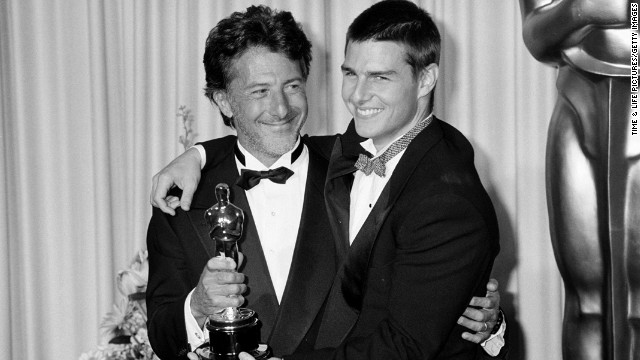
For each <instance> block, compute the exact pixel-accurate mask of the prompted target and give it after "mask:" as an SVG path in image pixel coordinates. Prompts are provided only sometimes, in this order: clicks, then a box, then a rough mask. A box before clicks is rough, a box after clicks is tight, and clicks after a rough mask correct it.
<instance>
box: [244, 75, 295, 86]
mask: <svg viewBox="0 0 640 360" xmlns="http://www.w3.org/2000/svg"><path fill="white" fill-rule="evenodd" d="M296 81H300V82H304V79H303V78H302V77H301V76H299V77H294V78H291V79H289V80H287V81H285V82H284V84H285V85H287V84H291V83H292V82H296ZM264 86H267V87H268V86H271V83H269V82H254V83H251V84H247V86H245V87H244V88H245V89H251V88H255V87H264Z"/></svg>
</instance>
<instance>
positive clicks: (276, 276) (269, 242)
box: [184, 139, 309, 349]
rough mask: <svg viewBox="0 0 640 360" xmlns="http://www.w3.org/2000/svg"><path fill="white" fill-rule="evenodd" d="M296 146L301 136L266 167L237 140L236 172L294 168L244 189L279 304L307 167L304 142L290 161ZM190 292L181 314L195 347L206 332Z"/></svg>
mask: <svg viewBox="0 0 640 360" xmlns="http://www.w3.org/2000/svg"><path fill="white" fill-rule="evenodd" d="M299 145H300V139H298V141H297V142H296V145H295V146H294V147H293V149H292V150H291V151H289V152H287V153H286V154H284V155H282V156H281V157H280V158H279V159H278V160H277V161H276V162H275V163H273V165H271V166H269V167H266V166H264V165H263V164H262V163H261V162H260V161H259V160H258V159H256V158H255V157H254V156H253V155H251V153H249V152H248V151H247V150H246V149H244V148H243V147H242V145H240V144H239V143H238V148H239V149H240V151H241V152H242V154H243V155H244V157H245V163H244V164H242V163H241V162H240V160H239V159H238V158H237V157H236V165H237V166H238V172H240V171H241V170H242V169H251V170H258V171H262V170H270V169H276V168H279V167H281V166H284V167H287V168H289V169H291V170H292V171H293V175H292V176H291V177H290V178H289V179H288V180H287V182H286V183H285V184H276V183H274V182H272V181H271V180H269V179H262V180H261V181H260V183H259V184H258V185H256V186H255V187H253V188H251V189H249V190H246V191H245V194H246V196H247V201H248V202H249V207H250V208H251V214H252V217H253V220H254V223H255V226H256V230H257V231H258V237H259V238H260V244H261V246H262V250H263V252H264V256H265V259H266V262H267V267H268V268H269V274H270V276H271V282H272V283H273V287H274V290H275V293H276V297H277V298H278V303H279V302H280V301H282V295H283V293H284V289H285V286H286V284H287V278H288V277H289V269H290V268H291V261H292V259H293V250H294V248H295V244H296V240H297V237H298V229H299V227H300V218H301V216H302V206H303V203H304V193H305V187H306V182H307V174H308V170H309V151H308V150H307V148H306V146H304V145H302V146H303V149H302V152H301V153H300V156H298V158H297V159H296V160H295V161H294V162H293V164H292V163H291V154H292V153H293V152H294V150H295V149H296V148H298V146H299ZM198 147H199V148H200V149H198ZM196 149H198V151H199V152H200V155H201V157H202V159H201V160H202V162H201V163H202V164H204V163H206V159H205V158H204V156H203V155H204V154H205V153H204V148H202V146H200V145H196ZM240 249H241V250H242V244H240ZM192 293H193V290H192V291H191V293H189V295H188V296H187V299H186V300H185V303H184V314H185V324H186V327H187V338H188V341H189V344H190V345H191V348H192V349H195V348H196V347H198V346H200V345H202V344H203V343H204V342H205V341H206V340H207V339H208V338H209V334H208V331H207V329H206V328H205V329H201V328H200V327H199V326H198V323H197V321H196V319H195V318H194V317H193V315H192V314H191V305H190V304H191V295H192Z"/></svg>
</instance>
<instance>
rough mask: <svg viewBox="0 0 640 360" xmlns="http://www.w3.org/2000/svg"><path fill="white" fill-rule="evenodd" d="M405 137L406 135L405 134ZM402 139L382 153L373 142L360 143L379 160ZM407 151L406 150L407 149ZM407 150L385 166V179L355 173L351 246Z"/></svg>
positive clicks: (351, 214) (383, 149) (352, 194)
mask: <svg viewBox="0 0 640 360" xmlns="http://www.w3.org/2000/svg"><path fill="white" fill-rule="evenodd" d="M403 135H404V134H403ZM401 137H402V135H401V136H399V137H398V138H397V139H394V140H393V141H392V142H390V143H389V144H388V145H387V146H385V147H384V148H382V149H381V150H380V151H376V147H375V146H374V145H373V140H371V139H367V140H365V141H363V142H361V143H360V146H362V147H363V148H364V149H365V150H366V151H368V152H370V153H371V154H376V156H374V157H373V158H374V159H375V158H377V157H378V156H380V155H382V154H383V153H384V152H385V151H386V150H387V149H388V148H389V146H391V144H393V143H394V142H395V141H396V140H398V139H400V138H401ZM405 150H406V149H405ZM405 150H402V151H400V152H399V153H398V154H397V155H396V156H394V157H393V158H391V159H390V160H389V161H387V163H386V164H385V175H386V176H385V177H380V176H378V175H376V174H375V173H373V172H372V173H371V174H369V175H366V174H365V173H363V172H362V171H359V170H358V171H356V172H355V173H354V176H355V178H354V179H353V186H352V187H351V195H350V196H351V206H350V207H349V244H351V243H353V240H354V239H355V238H356V235H357V234H358V232H359V231H360V228H361V227H362V224H364V222H365V220H367V217H368V216H369V214H370V213H371V209H372V208H373V206H374V205H375V204H376V201H378V198H379V197H380V194H381V193H382V190H383V189H384V187H385V186H386V185H387V182H389V179H390V178H391V175H393V171H394V170H395V169H396V166H397V165H398V162H400V159H401V158H402V155H404V152H405Z"/></svg>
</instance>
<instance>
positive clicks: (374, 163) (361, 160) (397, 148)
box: [353, 114, 433, 177]
mask: <svg viewBox="0 0 640 360" xmlns="http://www.w3.org/2000/svg"><path fill="white" fill-rule="evenodd" d="M432 120H433V114H431V115H429V116H428V117H427V118H426V119H424V120H422V121H420V122H419V123H418V124H416V126H414V127H413V128H412V129H411V130H409V131H408V132H407V133H406V134H404V135H403V136H402V137H401V138H400V139H398V140H396V141H394V142H393V144H391V146H389V148H388V149H387V150H385V152H384V153H382V155H380V156H378V157H376V158H373V159H372V158H370V157H368V156H367V155H365V154H360V155H359V156H358V161H356V163H355V164H354V165H353V166H355V167H356V169H358V170H360V171H362V172H363V173H364V174H365V175H367V176H369V175H371V173H372V172H374V173H376V175H378V176H380V177H385V172H386V166H385V164H386V163H387V161H389V160H391V159H393V157H394V156H396V155H398V154H399V153H400V152H401V151H402V150H404V149H406V148H407V146H409V144H410V143H411V140H413V139H414V138H415V137H416V136H418V134H419V133H420V132H421V131H422V130H424V129H425V128H426V127H427V126H429V124H431V121H432Z"/></svg>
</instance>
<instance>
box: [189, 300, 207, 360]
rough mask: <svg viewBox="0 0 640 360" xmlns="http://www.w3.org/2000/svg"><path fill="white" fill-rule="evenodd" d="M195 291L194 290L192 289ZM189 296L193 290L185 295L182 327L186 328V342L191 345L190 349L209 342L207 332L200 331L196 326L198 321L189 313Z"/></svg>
mask: <svg viewBox="0 0 640 360" xmlns="http://www.w3.org/2000/svg"><path fill="white" fill-rule="evenodd" d="M194 290H195V289H194ZM191 294H193V290H191V292H190V293H189V295H187V299H186V300H185V301H184V325H185V327H186V328H187V341H188V342H189V345H191V348H192V349H195V348H197V347H198V346H200V345H202V344H204V343H205V342H207V341H209V330H207V329H206V327H205V329H201V328H200V327H199V326H198V321H196V318H195V317H194V316H193V314H192V313H191Z"/></svg>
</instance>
